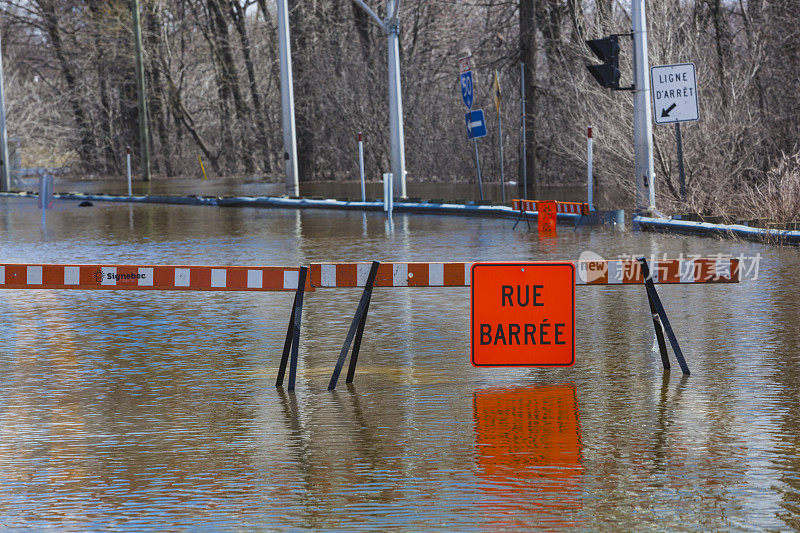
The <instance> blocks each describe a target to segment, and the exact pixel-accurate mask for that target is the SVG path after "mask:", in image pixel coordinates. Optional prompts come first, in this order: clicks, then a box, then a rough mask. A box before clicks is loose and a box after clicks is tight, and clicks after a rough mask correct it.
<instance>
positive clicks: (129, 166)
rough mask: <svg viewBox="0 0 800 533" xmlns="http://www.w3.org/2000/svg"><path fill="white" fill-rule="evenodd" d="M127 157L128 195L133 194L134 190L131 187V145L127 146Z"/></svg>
mask: <svg viewBox="0 0 800 533" xmlns="http://www.w3.org/2000/svg"><path fill="white" fill-rule="evenodd" d="M125 159H126V160H127V163H128V196H132V195H133V191H132V189H131V147H130V146H126V147H125Z"/></svg>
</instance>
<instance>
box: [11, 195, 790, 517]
mask: <svg viewBox="0 0 800 533" xmlns="http://www.w3.org/2000/svg"><path fill="white" fill-rule="evenodd" d="M34 202H35V201H33V200H29V199H16V198H15V199H0V253H1V254H2V262H52V263H132V264H135V263H150V264H152V263H156V264H210V265H298V264H302V263H308V262H311V261H353V260H359V261H369V260H373V259H377V260H385V261H390V260H419V261H427V260H436V261H448V260H450V261H479V260H556V259H558V260H565V259H566V260H574V259H577V258H578V256H579V255H580V253H581V252H583V251H585V250H591V251H593V252H596V253H598V254H600V255H602V256H604V257H607V258H615V257H618V256H619V255H623V254H647V255H650V254H659V255H661V254H667V255H668V256H670V257H678V256H679V255H680V254H684V255H688V254H699V255H703V256H714V255H717V254H732V255H734V256H738V255H739V254H745V255H747V256H755V255H756V254H761V256H762V260H761V262H760V265H759V270H758V279H757V280H747V281H745V282H743V283H741V284H739V285H724V286H699V285H698V286H665V287H660V288H659V291H660V294H661V295H662V299H663V302H664V305H665V307H666V310H667V312H668V314H669V317H670V320H671V321H672V324H673V326H674V327H675V329H676V333H677V336H678V338H679V340H680V341H681V343H682V347H683V350H684V353H685V355H686V357H687V360H688V363H689V366H690V368H691V369H692V375H691V376H690V377H688V378H683V377H682V376H681V374H680V372H679V371H678V369H677V365H674V368H673V370H672V371H671V372H669V373H666V374H665V373H664V372H663V370H662V369H661V362H660V358H659V356H658V354H657V353H654V352H652V350H651V348H652V344H653V330H652V322H651V320H650V316H649V312H648V307H647V299H646V296H645V292H644V290H643V288H641V287H578V288H577V294H576V303H577V307H576V311H577V312H576V321H577V323H576V327H577V342H576V354H577V355H576V363H575V365H574V367H572V368H568V369H487V368H475V367H473V366H472V365H471V364H470V361H469V354H468V350H469V331H468V328H469V318H468V317H469V290H468V289H466V288H425V289H422V288H377V289H376V290H375V293H374V296H373V300H372V305H371V308H370V314H369V318H368V321H367V329H366V333H365V336H364V342H363V345H362V350H361V355H360V358H359V365H358V371H357V374H356V379H355V383H354V385H353V386H352V387H346V386H345V385H344V384H343V383H340V386H339V388H338V389H337V390H336V391H335V392H328V391H327V390H326V386H327V382H328V379H329V377H330V373H331V371H332V369H333V365H334V362H335V360H336V357H337V356H338V353H339V350H340V349H341V345H342V342H343V340H344V337H345V334H346V330H347V327H348V326H349V322H350V320H351V318H352V314H353V312H354V311H355V308H356V306H357V303H358V299H359V297H360V291H359V290H354V289H338V290H333V289H331V290H318V291H316V292H314V293H311V294H307V297H306V302H305V308H304V312H303V329H302V337H301V342H300V364H299V378H298V385H297V391H296V392H295V393H286V392H285V391H283V390H281V389H276V388H275V387H274V380H275V374H276V371H277V365H278V361H279V357H280V353H281V350H282V347H283V339H284V335H285V331H286V326H287V321H288V318H289V313H290V308H291V302H292V298H293V295H292V294H290V293H234V292H232V293H219V292H217V293H202V292H200V293H192V292H133V291H119V292H105V291H95V292H92V291H69V290H64V291H49V290H45V291H21V290H4V291H2V292H0V313H2V317H3V321H4V323H5V326H4V328H3V335H2V337H0V378H2V383H3V387H2V388H1V389H0V417H2V418H0V431H2V434H1V435H0V528H3V529H15V528H20V529H23V528H26V529H37V530H41V529H46V528H57V529H59V530H76V531H78V530H80V531H84V530H108V529H127V530H137V531H138V530H162V529H165V528H179V529H181V528H185V529H191V530H195V529H197V530H208V531H217V530H239V529H268V530H273V529H278V530H286V529H306V528H313V529H347V530H377V529H388V528H391V529H398V530H415V531H417V530H458V531H472V530H488V531H495V530H504V529H519V528H530V527H537V526H538V527H545V528H550V529H558V530H562V529H578V530H597V529H621V530H632V529H635V530H665V529H680V530H697V531H701V530H702V531H705V530H709V529H772V530H776V529H797V528H798V526H800V518H799V517H800V512H799V511H798V508H797V502H798V501H799V500H800V432H799V431H798V430H799V429H800V414H798V413H800V409H798V407H799V406H798V403H799V400H798V398H800V367H799V366H798V358H799V356H798V350H797V347H798V345H799V344H800V342H799V341H800V333H798V332H800V310H799V309H798V306H797V296H796V294H797V284H796V283H795V281H794V278H795V273H796V272H797V270H798V268H800V251H798V250H797V249H793V248H770V247H765V246H761V245H758V244H751V243H736V242H732V241H717V240H712V239H696V238H688V237H673V236H665V235H653V234H642V233H632V232H619V231H614V230H599V229H589V228H579V229H578V230H576V231H573V230H572V228H569V227H559V236H558V237H557V238H555V239H553V238H549V239H540V238H539V237H538V236H537V235H536V234H535V233H529V232H527V230H523V229H522V227H518V228H517V230H516V231H512V230H511V226H512V225H513V220H489V219H487V220H483V219H477V218H461V217H440V216H428V215H407V216H406V215H396V216H395V217H394V221H393V223H392V224H390V223H389V222H388V221H387V220H386V218H385V217H384V216H382V214H379V213H366V214H363V213H356V212H337V211H323V210H312V211H297V210H279V209H246V208H242V209H220V208H214V207H194V206H160V205H125V204H102V203H97V204H96V205H95V206H94V207H91V208H78V207H77V203H75V202H66V201H64V202H57V204H56V209H55V210H54V211H52V212H49V213H48V217H47V228H46V229H44V228H42V226H41V219H40V213H39V212H38V211H37V210H36V209H35V207H34V206H35V203H34ZM754 273H755V272H753V271H751V272H750V273H749V277H753V275H754Z"/></svg>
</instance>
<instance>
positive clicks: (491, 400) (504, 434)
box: [473, 384, 583, 527]
mask: <svg viewBox="0 0 800 533" xmlns="http://www.w3.org/2000/svg"><path fill="white" fill-rule="evenodd" d="M473 416H474V420H475V445H476V452H477V463H478V470H479V476H480V477H481V478H482V479H483V481H484V482H485V483H484V484H483V485H482V487H483V491H484V497H483V498H482V499H481V505H482V506H483V507H485V508H486V512H487V514H488V515H492V516H493V517H495V518H496V522H494V521H493V523H492V524H491V525H492V526H495V527H496V526H502V527H522V526H532V525H547V526H550V527H564V526H574V525H575V522H576V520H575V514H576V511H580V510H581V508H582V504H581V494H582V492H581V474H582V473H583V464H582V459H581V432H580V424H579V421H578V401H577V398H576V395H575V386H574V385H573V384H565V385H548V386H534V387H526V388H511V389H490V390H484V391H476V392H475V393H474V395H473ZM531 517H535V518H533V519H534V520H536V523H535V524H534V523H531V520H532V518H531Z"/></svg>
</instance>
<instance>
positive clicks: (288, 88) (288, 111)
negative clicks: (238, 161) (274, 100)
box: [275, 0, 300, 196]
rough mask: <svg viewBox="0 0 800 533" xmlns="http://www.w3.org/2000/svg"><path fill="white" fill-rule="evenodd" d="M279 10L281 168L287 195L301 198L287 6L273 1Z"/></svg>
mask: <svg viewBox="0 0 800 533" xmlns="http://www.w3.org/2000/svg"><path fill="white" fill-rule="evenodd" d="M275 4H276V5H277V8H278V55H279V60H280V71H281V124H282V126H283V165H284V174H285V180H286V195H287V196H299V195H300V181H299V179H298V175H297V134H296V127H295V120H294V79H293V76H292V45H291V42H290V40H289V7H288V5H287V2H286V0H276V2H275Z"/></svg>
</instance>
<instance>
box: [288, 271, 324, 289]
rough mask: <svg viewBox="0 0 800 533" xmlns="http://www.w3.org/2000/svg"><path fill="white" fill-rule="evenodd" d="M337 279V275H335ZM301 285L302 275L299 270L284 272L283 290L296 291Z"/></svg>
mask: <svg viewBox="0 0 800 533" xmlns="http://www.w3.org/2000/svg"><path fill="white" fill-rule="evenodd" d="M334 279H335V275H334ZM299 283H300V273H299V272H298V271H297V270H284V271H283V288H284V289H296V288H297V286H298V285H299Z"/></svg>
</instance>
